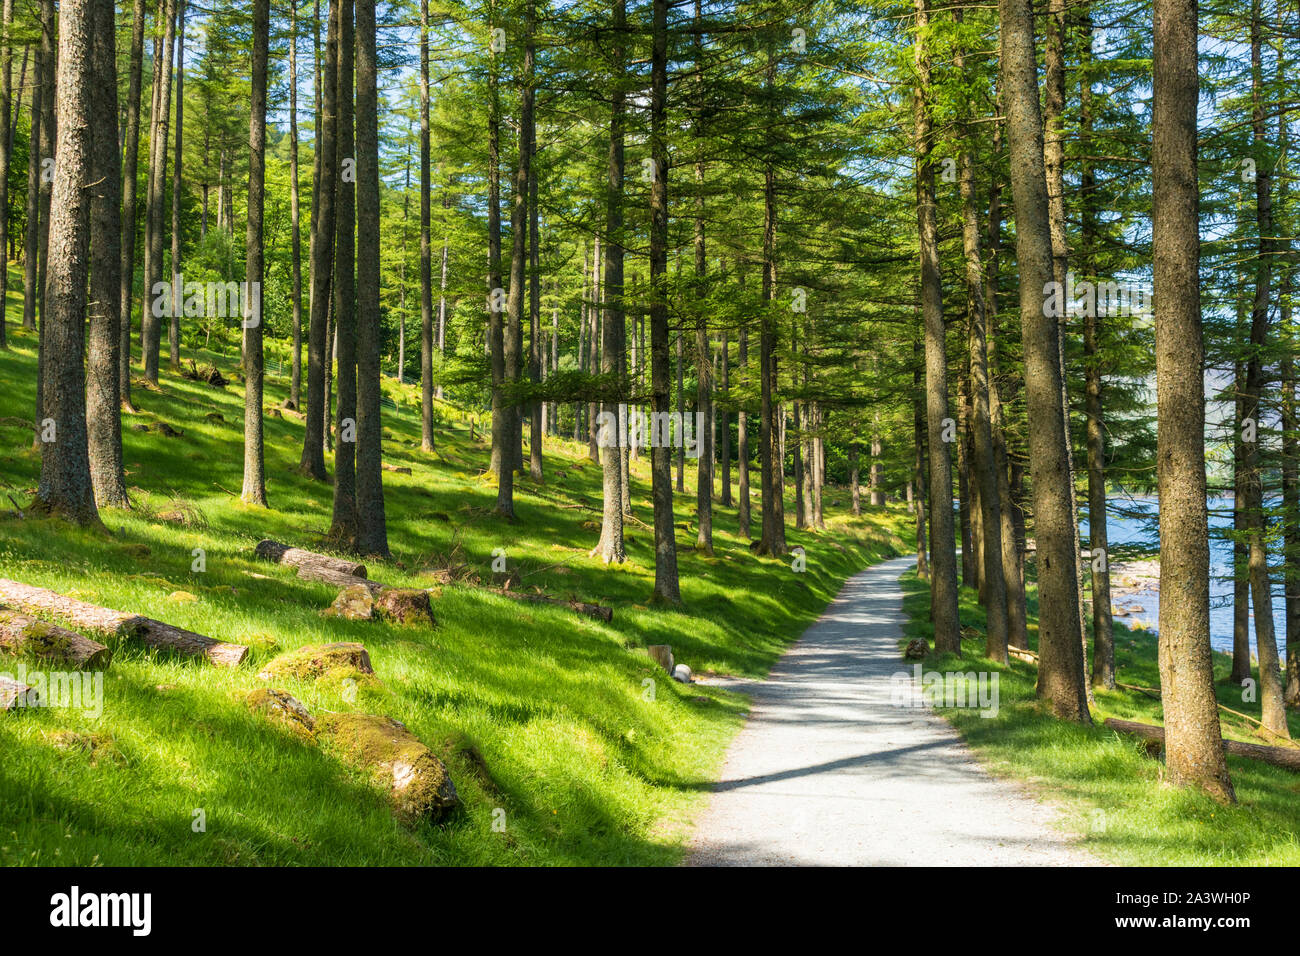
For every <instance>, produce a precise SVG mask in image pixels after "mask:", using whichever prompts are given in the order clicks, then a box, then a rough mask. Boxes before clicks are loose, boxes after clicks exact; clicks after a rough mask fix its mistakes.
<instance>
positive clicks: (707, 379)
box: [682, 0, 713, 555]
mask: <svg viewBox="0 0 1300 956" xmlns="http://www.w3.org/2000/svg"><path fill="white" fill-rule="evenodd" d="M701 15H702V0H695V40H694V46H695V70H696V73H697V75H698V76H700V77H701V79H700V83H701V85H702V84H703V78H702V77H703V69H704V52H703V51H704V38H703V34H702V33H701V30H700V20H701ZM701 98H703V93H702V92H701ZM695 135H696V137H697V138H698V137H700V136H701V135H702V130H701V129H700V128H699V127H698V125H697V126H696V129H695ZM695 190H696V192H695V236H694V240H695V242H694V244H695V282H696V290H695V295H696V298H697V299H698V300H699V303H700V304H699V306H698V308H699V315H697V316H696V321H695V370H696V375H695V379H696V386H695V410H696V411H697V412H698V413H699V414H700V415H701V416H702V418H701V421H702V423H703V425H702V428H701V431H702V432H703V434H701V435H697V436H696V442H697V445H696V447H697V449H698V453H699V458H698V459H697V460H696V469H695V475H696V480H695V517H696V522H697V523H698V526H699V527H698V530H697V534H696V536H695V550H696V551H697V552H700V553H702V554H710V555H711V554H713V374H712V373H713V365H712V363H711V362H710V359H709V326H708V320H707V318H706V316H705V306H704V300H705V295H706V292H705V282H706V279H707V275H708V260H707V259H706V258H705V249H704V162H703V160H696V163H695ZM682 444H683V445H685V442H683V443H682ZM683 450H684V449H683Z"/></svg>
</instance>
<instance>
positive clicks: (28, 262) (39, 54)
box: [23, 0, 53, 422]
mask: <svg viewBox="0 0 1300 956" xmlns="http://www.w3.org/2000/svg"><path fill="white" fill-rule="evenodd" d="M46 2H48V0H46ZM44 6H45V5H44V3H43V4H42V10H44ZM50 7H51V10H53V4H52V3H51V4H50ZM47 48H48V49H50V50H52V46H51V44H50V43H49V42H48V40H47V38H46V36H45V30H44V27H43V26H42V30H41V44H40V46H38V47H37V48H36V56H35V57H34V62H33V69H32V74H33V77H34V79H33V82H32V117H31V119H32V125H31V134H30V135H29V137H28V139H27V210H26V218H25V219H24V220H23V221H24V223H25V225H24V230H23V328H25V329H35V328H36V264H37V259H38V258H39V256H38V253H37V248H38V247H37V243H38V242H39V241H40V229H39V228H38V226H37V223H38V220H39V219H40V215H41V213H40V208H41V207H40V194H41V154H42V152H44V148H43V147H42V143H41V112H42V103H41V100H42V97H43V95H44V92H45V84H44V83H42V82H41V77H42V76H43V75H44V73H45V58H46V56H47V52H46V51H47ZM48 55H52V53H51V54H48ZM46 148H47V147H46ZM39 374H40V367H39V366H37V375H38V376H39ZM40 392H41V387H40V380H39V377H38V380H37V386H36V393H37V394H36V411H37V414H36V419H37V421H38V422H39V421H40V419H41V414H40V405H41V394H40Z"/></svg>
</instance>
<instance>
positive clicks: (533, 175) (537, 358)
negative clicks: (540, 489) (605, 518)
mask: <svg viewBox="0 0 1300 956" xmlns="http://www.w3.org/2000/svg"><path fill="white" fill-rule="evenodd" d="M529 149H530V150H532V153H533V159H532V164H531V165H530V166H529V172H528V380H529V381H530V382H532V384H533V386H534V387H536V386H537V385H539V384H540V383H541V381H542V378H543V375H542V359H543V357H544V355H545V353H546V340H545V333H543V332H542V286H541V281H542V276H541V272H542V247H541V233H540V229H539V225H538V221H537V217H538V212H537V189H538V186H537V179H538V175H537V130H536V124H535V123H534V129H533V132H532V136H531V142H530V144H529ZM544 427H545V417H544V413H543V405H542V401H541V399H538V398H534V399H532V400H531V401H530V402H529V404H528V428H529V432H528V477H529V478H531V479H532V480H533V481H534V482H536V483H537V484H541V483H542V481H543V471H542V430H543V428H544Z"/></svg>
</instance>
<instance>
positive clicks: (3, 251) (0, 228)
mask: <svg viewBox="0 0 1300 956" xmlns="http://www.w3.org/2000/svg"><path fill="white" fill-rule="evenodd" d="M13 19H14V0H4V13H3V28H4V36H3V38H0V42H2V43H3V48H0V73H2V74H3V75H0V110H2V111H3V113H4V125H3V126H0V259H2V261H0V265H3V268H0V349H7V348H8V347H9V343H8V340H7V334H8V332H7V328H6V324H7V319H6V317H5V306H6V304H7V302H8V298H9V258H8V250H9V160H10V157H11V156H12V154H13V140H12V139H11V138H10V136H9V117H10V114H11V113H12V111H13V75H12V74H13V40H12V38H11V37H10V35H9V30H10V27H11V26H12V24H13ZM20 95H21V91H20Z"/></svg>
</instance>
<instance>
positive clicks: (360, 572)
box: [255, 538, 366, 578]
mask: <svg viewBox="0 0 1300 956" xmlns="http://www.w3.org/2000/svg"><path fill="white" fill-rule="evenodd" d="M255 551H256V554H257V556H258V557H259V558H264V559H265V560H267V561H274V562H276V563H277V564H288V565H292V566H293V567H296V568H302V567H310V568H322V569H328V570H331V571H336V572H340V573H342V574H349V575H351V576H353V577H357V578H364V577H365V576H366V566H365V565H364V564H358V563H357V562H356V561H349V560H348V559H346V558H336V557H334V556H333V555H332V554H321V553H320V552H318V551H304V550H303V549H302V548H291V547H289V545H287V544H281V543H280V542H279V541H272V540H271V539H270V538H266V539H265V540H263V541H259V542H257V548H256V549H255Z"/></svg>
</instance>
